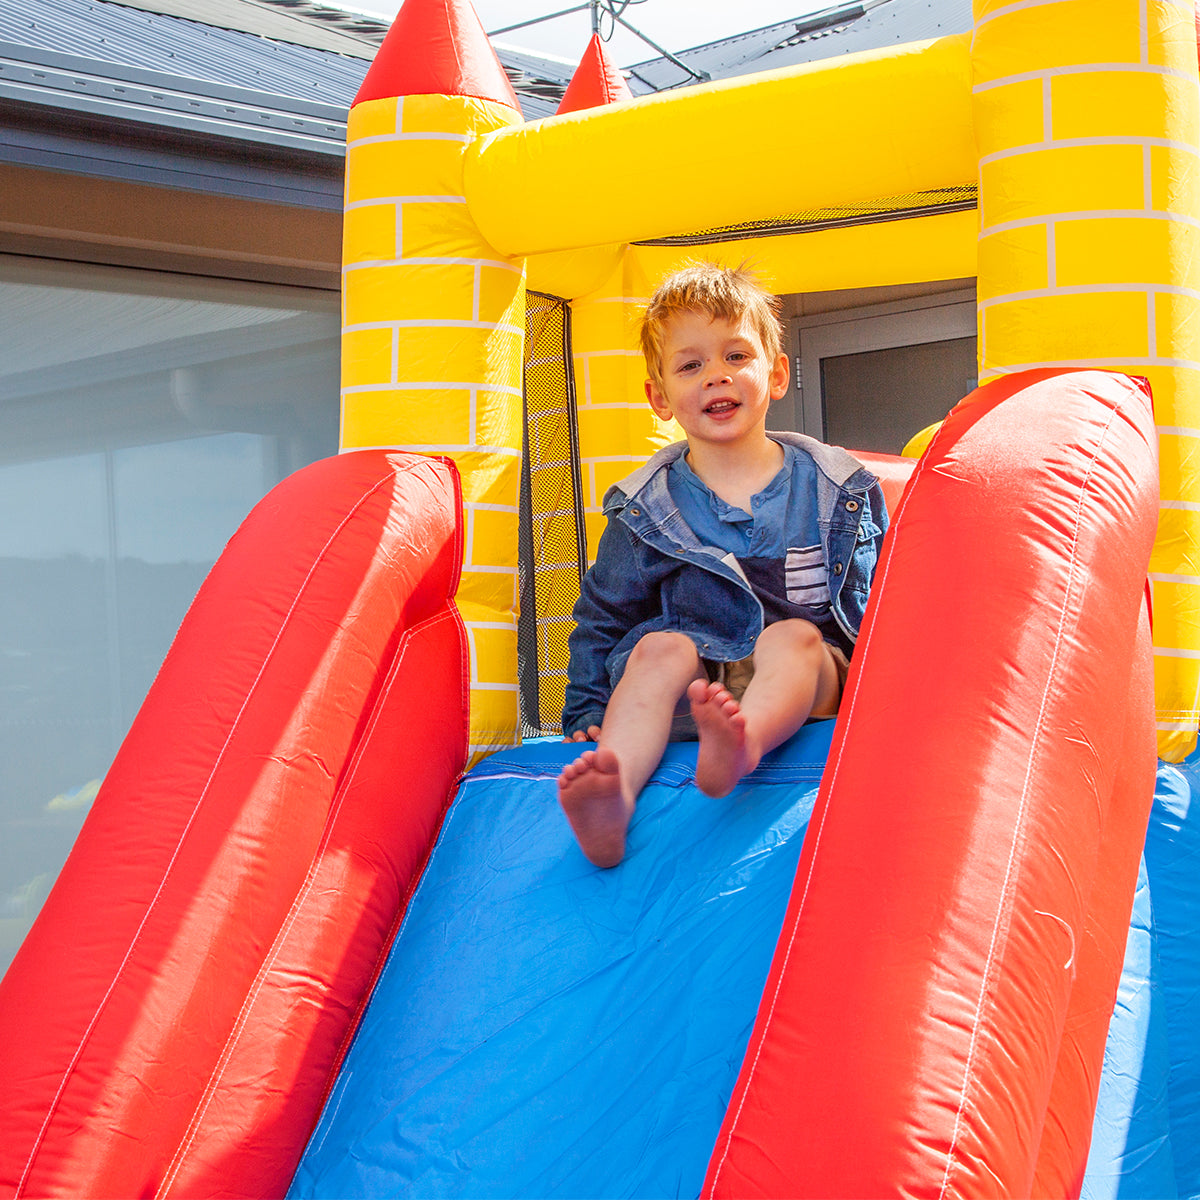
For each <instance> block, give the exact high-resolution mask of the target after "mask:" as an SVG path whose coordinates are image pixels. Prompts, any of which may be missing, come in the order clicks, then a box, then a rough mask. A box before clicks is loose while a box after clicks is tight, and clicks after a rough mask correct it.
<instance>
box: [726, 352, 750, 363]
mask: <svg viewBox="0 0 1200 1200" xmlns="http://www.w3.org/2000/svg"><path fill="white" fill-rule="evenodd" d="M749 357H750V355H749V354H747V353H746V351H745V350H734V351H732V352H731V353H730V355H729V361H730V362H741V361H742V360H743V359H747V358H749Z"/></svg>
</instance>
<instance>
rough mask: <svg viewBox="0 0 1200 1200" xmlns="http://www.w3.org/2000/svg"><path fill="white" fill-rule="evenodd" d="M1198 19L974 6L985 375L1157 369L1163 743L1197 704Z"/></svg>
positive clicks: (1174, 10) (1184, 737) (1163, 11)
mask: <svg viewBox="0 0 1200 1200" xmlns="http://www.w3.org/2000/svg"><path fill="white" fill-rule="evenodd" d="M1196 64H1197V57H1196V21H1195V13H1194V10H1193V6H1192V5H1191V4H1177V3H1171V2H1169V0H1146V3H1132V2H1127V0H1100V2H1099V3H1085V2H1083V0H1066V2H1064V3H1043V4H1022V5H1011V4H1006V3H999V2H996V0H976V2H975V41H974V46H973V50H972V68H973V105H974V112H975V120H974V124H975V129H976V136H977V138H978V142H979V154H980V161H979V209H980V237H979V355H980V379H981V380H986V379H989V378H994V377H995V376H996V375H998V374H1004V373H1008V372H1011V371H1016V370H1020V369H1022V368H1026V367H1036V366H1040V365H1047V364H1048V365H1055V364H1062V365H1065V364H1075V365H1092V366H1098V367H1104V368H1107V369H1111V370H1117V371H1129V372H1131V373H1133V374H1135V375H1144V376H1146V377H1147V378H1148V379H1149V380H1150V383H1151V386H1152V388H1153V392H1154V404H1155V411H1156V417H1157V422H1158V431H1159V437H1160V439H1161V444H1162V448H1161V456H1162V463H1161V472H1162V513H1161V518H1160V525H1159V534H1158V541H1157V545H1156V547H1155V553H1154V561H1153V563H1152V566H1151V581H1152V586H1153V612H1154V640H1155V658H1156V683H1155V692H1156V708H1157V712H1158V730H1159V752H1160V754H1161V756H1162V757H1163V758H1165V759H1167V760H1169V761H1173V762H1176V761H1180V760H1181V759H1183V758H1184V757H1186V756H1187V755H1188V754H1189V753H1190V752H1191V751H1192V750H1193V749H1194V748H1195V745H1196V725H1197V716H1198V713H1197V707H1198V699H1197V698H1198V696H1200V564H1198V563H1197V557H1196V547H1197V545H1198V544H1200V503H1197V494H1196V491H1197V474H1196V461H1197V455H1196V448H1197V438H1200V361H1198V359H1200V354H1198V353H1197V347H1198V343H1197V336H1196V330H1197V319H1198V318H1200V290H1198V289H1200V223H1198V222H1197V215H1198V213H1200V197H1198V193H1197V165H1196V155H1197V144H1198V141H1200V129H1198V128H1197V122H1198V121H1200V114H1198V112H1197V103H1196V69H1197V65H1196Z"/></svg>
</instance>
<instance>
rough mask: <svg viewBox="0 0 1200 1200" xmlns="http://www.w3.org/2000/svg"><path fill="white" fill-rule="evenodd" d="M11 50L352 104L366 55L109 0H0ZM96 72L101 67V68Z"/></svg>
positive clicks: (0, 33) (1, 29)
mask: <svg viewBox="0 0 1200 1200" xmlns="http://www.w3.org/2000/svg"><path fill="white" fill-rule="evenodd" d="M0 42H7V43H9V46H7V47H4V52H5V55H6V57H10V58H15V57H17V55H16V53H14V49H13V48H14V47H17V46H28V47H32V48H34V49H39V50H49V51H54V52H58V53H61V54H70V55H74V56H77V57H80V58H90V59H94V60H95V62H96V64H97V66H98V65H99V64H101V63H112V64H115V65H118V66H125V67H135V68H139V69H141V70H147V71H155V72H159V73H162V74H170V75H178V76H181V77H182V78H183V79H184V80H189V79H190V80H203V81H205V82H208V83H216V84H229V85H231V86H234V87H242V88H250V89H253V90H255V91H261V92H270V93H272V94H274V95H278V96H294V97H296V98H297V99H309V100H319V101H324V102H325V103H328V104H335V105H339V106H340V107H342V108H345V107H347V106H348V105H349V103H350V101H351V100H352V99H353V98H354V94H355V92H356V91H357V90H358V85H359V83H360V82H361V81H362V78H363V75H364V74H365V73H366V69H367V65H368V64H367V63H366V62H365V61H364V60H363V59H361V58H352V57H350V56H348V55H345V54H338V53H335V52H333V51H329V50H318V49H314V48H313V47H311V46H300V45H296V44H295V43H292V42H284V41H275V40H271V39H268V38H266V37H262V36H257V35H253V34H248V33H244V32H241V31H239V30H233V29H223V28H219V27H217V26H214V25H208V24H201V23H200V22H198V21H190V20H185V19H183V18H181V17H172V16H164V15H163V14H161V13H152V12H146V11H143V10H142V9H138V8H130V7H127V6H126V5H123V4H114V3H111V2H110V0H0ZM96 73H97V74H99V73H102V72H100V71H99V70H97V71H96Z"/></svg>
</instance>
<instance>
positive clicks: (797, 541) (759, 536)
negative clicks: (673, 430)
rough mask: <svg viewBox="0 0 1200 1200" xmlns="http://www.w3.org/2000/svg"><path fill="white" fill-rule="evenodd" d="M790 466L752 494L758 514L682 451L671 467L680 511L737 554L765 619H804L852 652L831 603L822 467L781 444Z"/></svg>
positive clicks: (708, 539)
mask: <svg viewBox="0 0 1200 1200" xmlns="http://www.w3.org/2000/svg"><path fill="white" fill-rule="evenodd" d="M780 449H781V450H782V451H783V466H782V467H781V468H780V469H779V472H778V473H777V474H776V475H775V477H774V478H773V479H772V480H771V482H770V483H768V484H767V486H766V487H765V488H763V490H762V491H761V492H756V493H755V494H754V495H753V496H751V498H750V512H747V511H746V510H745V509H744V508H739V507H737V505H734V504H729V503H728V502H727V501H725V500H723V499H722V498H721V497H720V496H718V495H717V493H716V492H714V491H713V490H712V488H710V487H709V486H708V484H706V483H705V482H704V480H702V479H701V478H700V476H699V475H697V474H696V472H695V471H693V470H692V468H691V466H690V465H689V464H688V461H687V456H686V455H681V456H680V457H679V458H677V459H676V460H675V461H674V462H673V463H671V465H670V467H669V468H668V471H667V488H668V490H669V491H670V493H671V499H672V500H674V501H675V505H676V507H677V508H678V509H679V514H680V516H681V517H683V519H684V521H686V522H687V524H688V526H689V527H690V528H691V530H692V532H693V533H694V534H695V535H696V537H697V538H699V539H700V541H701V542H703V543H704V544H705V545H708V546H715V547H716V548H717V549H718V550H723V551H725V552H726V553H728V554H732V555H733V557H734V558H735V559H737V564H738V567H739V568H740V569H741V571H742V573H743V575H744V576H745V578H746V581H747V583H749V585H750V588H751V590H752V591H753V592H754V594H755V595H756V596H757V597H758V599H759V601H760V602H761V603H762V606H763V623H764V624H765V625H770V624H772V623H773V622H775V621H784V620H788V619H789V618H798V619H800V620H804V621H809V622H811V623H812V624H814V625H816V626H817V628H818V629H820V631H821V634H822V636H823V637H824V638H825V640H826V641H827V642H832V643H833V644H834V645H835V646H838V647H839V648H840V649H841V650H842V651H844V652H845V653H846V654H847V655H849V654H850V653H851V652H852V650H853V648H854V647H853V643H852V642H851V641H850V639H849V638H847V637H846V635H845V633H844V632H843V630H842V629H841V628H840V626H839V625H838V623H837V621H836V620H835V618H834V616H833V613H832V611H831V608H830V595H829V583H828V571H827V566H826V563H825V548H824V546H823V545H822V543H821V531H820V527H819V525H818V523H817V467H816V464H815V463H814V462H813V461H812V459H811V458H810V457H809V456H808V455H807V454H800V453H799V452H798V451H797V450H796V448H795V447H794V446H789V445H781V446H780Z"/></svg>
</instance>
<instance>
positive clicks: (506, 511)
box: [342, 0, 525, 758]
mask: <svg viewBox="0 0 1200 1200" xmlns="http://www.w3.org/2000/svg"><path fill="white" fill-rule="evenodd" d="M520 121H521V112H520V107H519V105H518V103H517V98H516V96H515V95H514V93H513V90H512V87H511V85H510V84H509V82H508V78H507V76H506V75H505V74H504V71H503V69H502V68H501V66H500V64H499V62H498V61H497V60H496V56H495V54H494V53H493V51H492V48H491V45H490V43H489V42H488V40H487V35H486V34H485V33H484V31H483V28H482V26H481V25H480V24H479V19H478V17H477V16H476V15H475V10H474V9H473V8H472V7H471V5H470V3H469V0H449V2H442V0H410V3H408V4H405V5H404V7H403V9H402V10H401V12H400V14H399V16H398V17H397V18H396V21H395V23H394V24H393V26H392V29H391V30H390V32H389V34H388V36H387V38H386V39H385V41H384V44H383V46H382V47H381V48H380V51H379V54H378V55H377V57H376V59H375V61H374V63H373V64H372V66H371V69H370V70H369V71H368V73H367V76H366V78H365V79H364V80H363V84H362V87H361V89H360V90H359V93H358V96H357V97H356V99H355V103H354V105H353V107H352V108H351V110H350V119H349V126H348V131H347V139H348V144H347V155H346V215H345V230H344V237H343V247H344V249H343V258H344V269H343V285H342V304H343V310H342V315H343V334H342V447H343V449H353V448H356V447H364V446H404V447H407V448H409V449H411V450H416V451H420V452H423V453H435V454H443V455H446V456H448V457H449V458H451V459H453V460H454V462H455V463H456V465H457V466H458V469H459V471H460V472H461V474H462V478H463V481H464V485H463V486H464V493H463V507H464V510H465V517H466V536H465V538H464V543H463V555H464V562H463V575H462V583H461V585H460V588H459V592H458V596H457V603H458V608H459V610H460V612H461V613H462V617H463V621H464V623H465V626H466V630H467V638H468V644H469V647H470V669H471V703H470V723H471V724H470V728H471V753H472V757H473V758H478V757H479V756H480V755H482V754H484V753H487V752H488V751H489V750H495V749H498V748H499V747H501V746H508V745H512V743H513V742H514V740H515V739H516V736H517V729H518V714H517V683H516V664H517V652H516V643H517V626H516V612H517V584H518V576H517V512H518V485H519V480H520V471H521V445H522V411H521V395H522V368H523V363H524V338H525V279H524V266H523V264H522V262H521V261H520V259H519V258H517V259H514V258H510V257H506V256H504V255H501V254H498V253H497V252H496V250H495V249H494V248H493V247H492V246H491V245H490V244H489V242H488V240H487V238H486V237H485V236H484V235H483V234H481V233H480V231H479V228H478V226H477V224H476V222H475V220H474V218H473V216H472V213H471V209H470V207H469V206H468V205H467V204H466V203H465V198H464V185H463V167H464V159H465V157H466V154H467V152H468V151H469V150H470V148H471V147H472V146H474V145H475V143H476V141H477V139H479V138H480V137H482V136H484V135H486V134H489V133H492V132H493V131H496V130H502V129H506V128H509V127H511V126H512V125H514V124H515V123H518V122H520Z"/></svg>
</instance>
